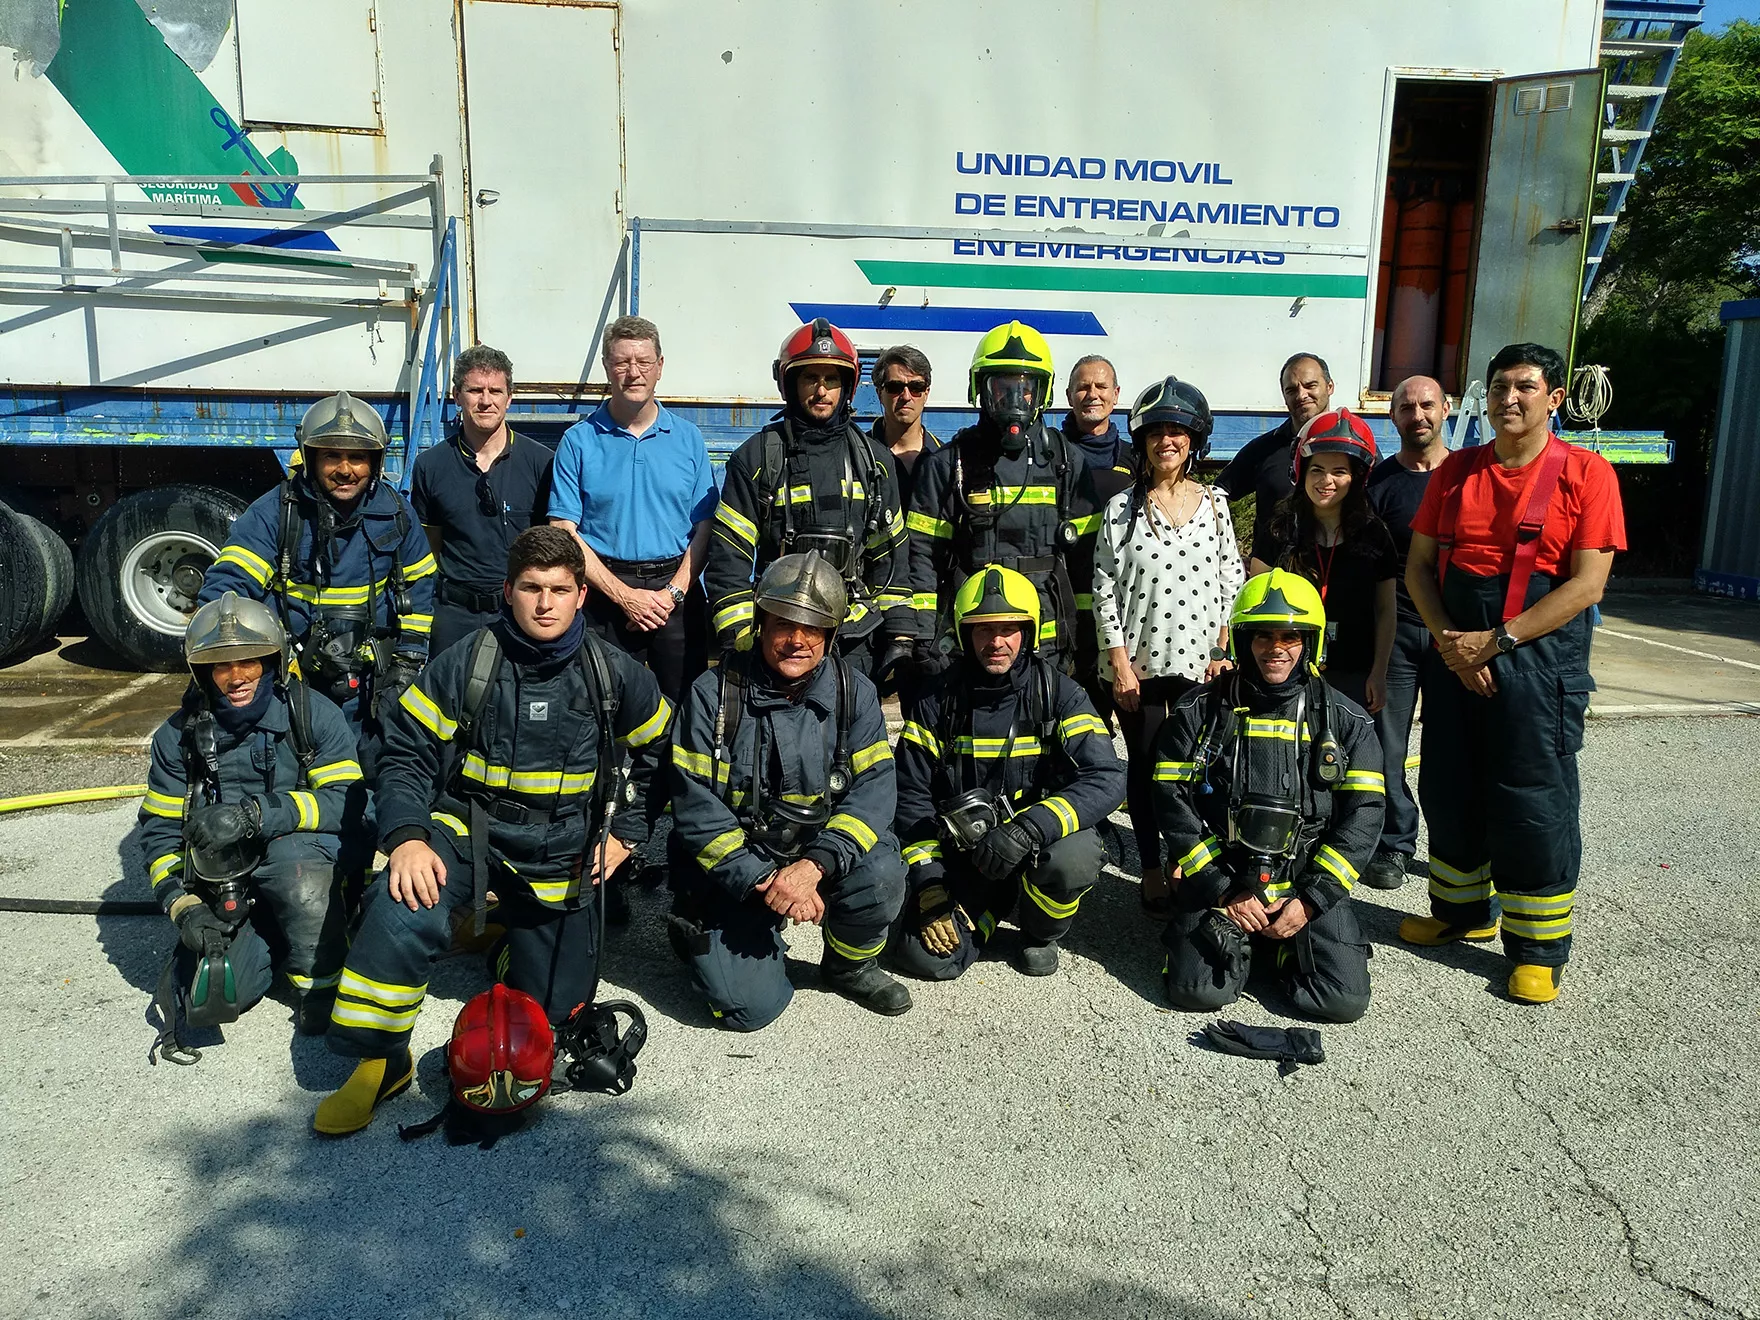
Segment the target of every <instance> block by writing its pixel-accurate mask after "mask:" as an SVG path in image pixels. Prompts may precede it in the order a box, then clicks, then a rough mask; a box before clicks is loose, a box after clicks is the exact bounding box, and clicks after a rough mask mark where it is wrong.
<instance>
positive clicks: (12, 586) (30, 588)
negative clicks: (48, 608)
mask: <svg viewBox="0 0 1760 1320" xmlns="http://www.w3.org/2000/svg"><path fill="white" fill-rule="evenodd" d="M48 596H49V571H48V568H47V566H46V565H45V564H44V562H43V550H42V546H41V545H40V544H39V543H38V541H37V537H36V533H34V532H33V531H32V530H31V528H30V526H29V524H28V523H26V521H25V519H24V517H23V516H22V515H21V514H16V513H14V512H13V511H12V510H11V509H9V508H7V507H6V506H5V505H3V504H0V660H6V659H9V658H11V657H12V656H15V655H19V654H20V653H22V652H24V651H27V650H28V649H29V648H31V647H33V646H35V645H36V644H37V642H38V641H40V640H41V639H42V631H41V630H42V619H43V615H44V613H45V608H44V607H45V603H46V602H47V600H48Z"/></svg>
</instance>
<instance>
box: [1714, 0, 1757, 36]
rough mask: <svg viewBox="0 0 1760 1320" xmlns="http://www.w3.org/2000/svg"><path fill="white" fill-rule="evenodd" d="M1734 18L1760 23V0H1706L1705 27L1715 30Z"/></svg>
mask: <svg viewBox="0 0 1760 1320" xmlns="http://www.w3.org/2000/svg"><path fill="white" fill-rule="evenodd" d="M1732 18H1745V19H1747V20H1748V21H1749V22H1750V23H1760V0H1706V3H1705V27H1706V30H1707V31H1711V32H1715V31H1716V30H1717V29H1718V28H1720V27H1723V26H1724V25H1725V24H1727V23H1728V22H1729V21H1730V19H1732Z"/></svg>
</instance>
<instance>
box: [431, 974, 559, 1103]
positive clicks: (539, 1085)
mask: <svg viewBox="0 0 1760 1320" xmlns="http://www.w3.org/2000/svg"><path fill="white" fill-rule="evenodd" d="M555 1063H556V1033H555V1032H554V1031H552V1030H551V1028H550V1021H549V1019H548V1018H546V1017H545V1016H544V1009H543V1006H542V1005H540V1004H539V1003H538V1001H537V1000H536V999H533V998H532V997H531V996H530V995H528V994H526V993H525V992H524V991H523V990H509V989H508V988H507V987H506V986H504V985H492V986H490V987H489V988H488V989H487V990H485V991H483V993H482V994H480V995H478V996H477V997H476V998H475V999H473V1000H471V1001H470V1003H468V1004H466V1005H465V1006H464V1008H463V1010H462V1011H461V1012H460V1013H459V1015H458V1021H456V1022H454V1023H453V1024H452V1043H451V1044H450V1045H448V1046H447V1048H446V1071H447V1072H448V1074H450V1076H451V1078H452V1097H453V1099H455V1100H456V1101H458V1103H459V1104H461V1105H463V1106H464V1107H465V1108H466V1109H470V1110H475V1111H476V1112H478V1113H483V1114H508V1113H512V1112H514V1111H515V1110H519V1109H525V1108H526V1107H527V1106H529V1105H533V1104H536V1103H537V1102H538V1101H539V1100H540V1099H542V1098H543V1096H544V1093H545V1092H546V1091H548V1090H549V1089H550V1073H551V1070H552V1068H554V1066H555Z"/></svg>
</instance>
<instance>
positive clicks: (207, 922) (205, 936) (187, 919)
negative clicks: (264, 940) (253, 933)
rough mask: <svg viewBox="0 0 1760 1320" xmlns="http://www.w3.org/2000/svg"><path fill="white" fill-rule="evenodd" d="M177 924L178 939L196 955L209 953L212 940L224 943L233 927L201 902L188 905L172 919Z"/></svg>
mask: <svg viewBox="0 0 1760 1320" xmlns="http://www.w3.org/2000/svg"><path fill="white" fill-rule="evenodd" d="M172 920H173V921H175V922H176V923H177V939H178V942H179V943H181V944H182V945H183V947H184V948H186V949H188V950H189V951H190V952H191V953H194V954H203V953H206V952H207V951H208V943H209V940H210V939H218V940H222V941H224V940H225V939H226V938H227V936H228V935H230V934H231V931H232V927H231V926H229V925H227V924H226V923H225V922H224V921H222V920H220V918H219V917H217V916H215V915H214V910H213V909H212V908H210V907H209V906H208V905H207V904H206V903H203V902H200V901H199V900H198V901H197V902H194V903H190V904H189V905H187V906H186V907H185V908H184V909H183V910H182V911H181V912H179V913H178V914H177V915H176V916H175V917H173V918H172Z"/></svg>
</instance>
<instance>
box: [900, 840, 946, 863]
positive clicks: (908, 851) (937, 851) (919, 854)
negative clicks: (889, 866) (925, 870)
mask: <svg viewBox="0 0 1760 1320" xmlns="http://www.w3.org/2000/svg"><path fill="white" fill-rule="evenodd" d="M904 860H905V864H906V865H907V866H924V865H926V864H928V863H929V862H938V861H940V860H941V845H940V844H939V843H935V842H933V841H931V842H929V843H907V844H906V845H905V847H904Z"/></svg>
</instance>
